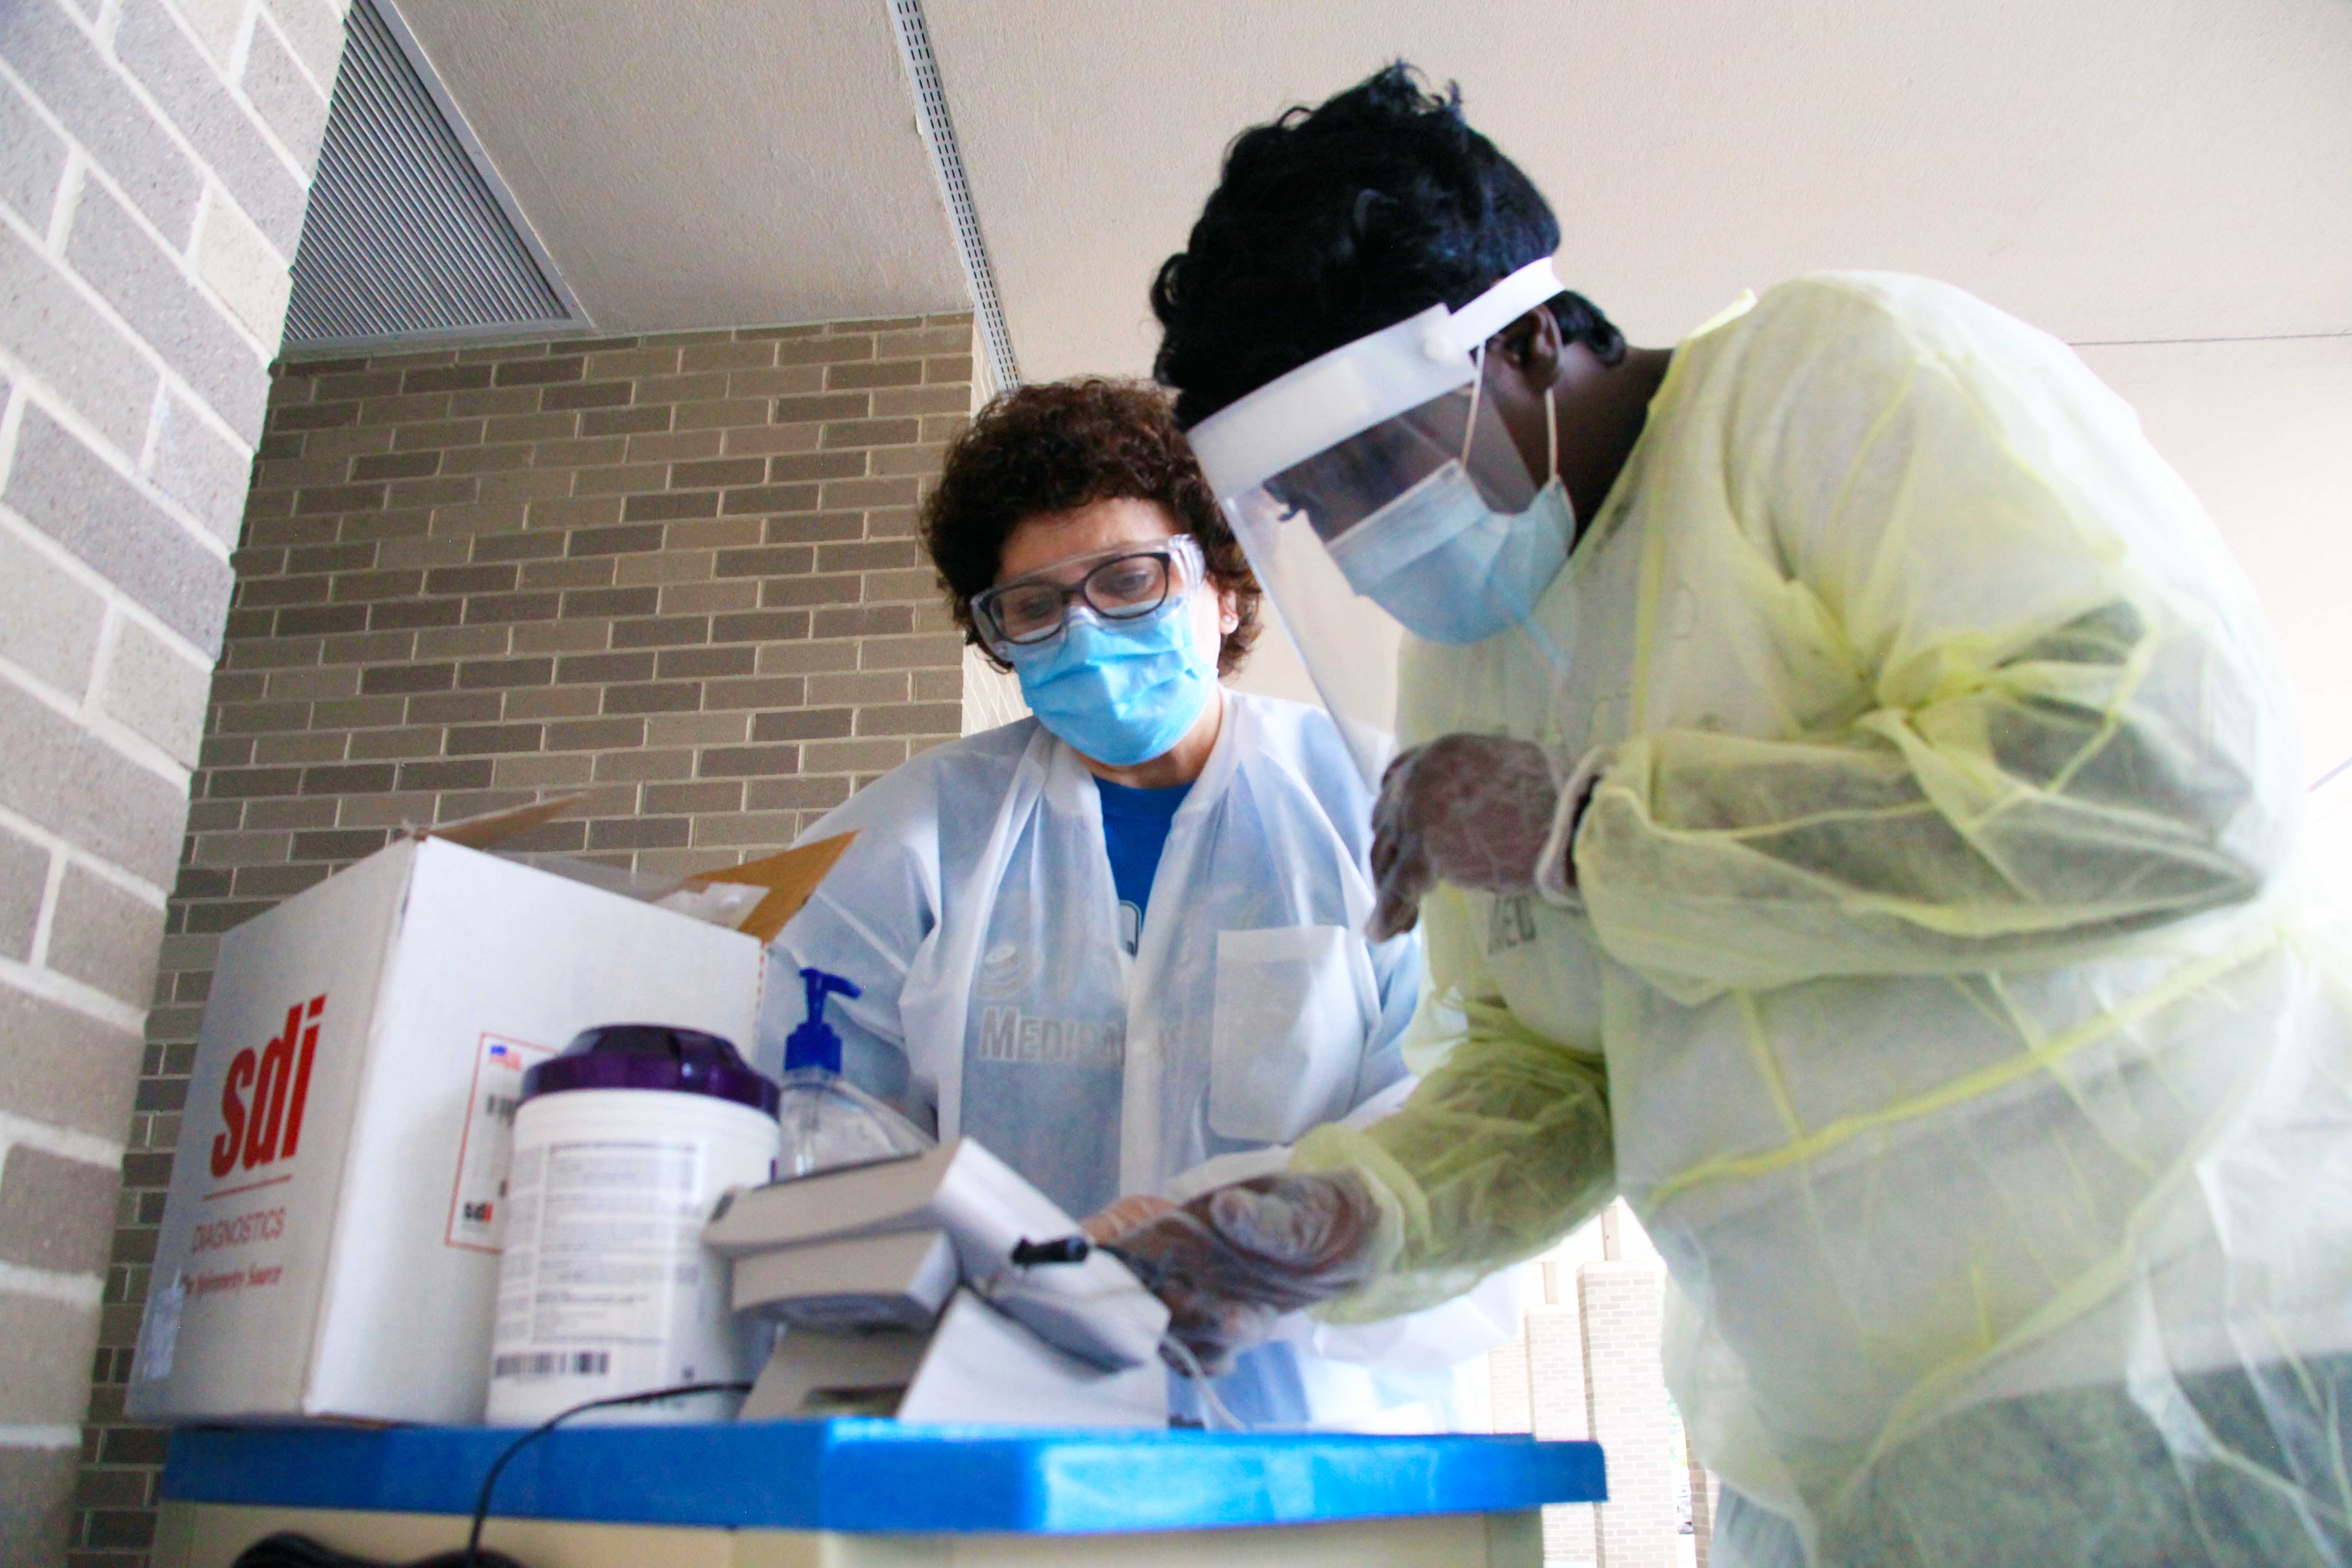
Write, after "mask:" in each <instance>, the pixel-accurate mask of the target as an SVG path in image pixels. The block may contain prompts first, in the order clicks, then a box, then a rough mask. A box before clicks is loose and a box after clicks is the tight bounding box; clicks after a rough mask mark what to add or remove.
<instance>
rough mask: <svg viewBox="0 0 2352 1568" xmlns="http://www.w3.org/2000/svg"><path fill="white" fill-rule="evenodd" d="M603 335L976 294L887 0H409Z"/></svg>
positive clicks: (454, 93) (463, 102) (493, 158)
mask: <svg viewBox="0 0 2352 1568" xmlns="http://www.w3.org/2000/svg"><path fill="white" fill-rule="evenodd" d="M396 4H397V8H398V10H399V12H400V15H401V17H402V19H403V20H404V21H405V22H406V23H407V24H408V26H409V30H410V31H411V32H412V33H413V34H415V37H416V39H417V42H418V43H419V44H420V45H421V46H422V47H423V48H424V50H425V54H426V56H427V57H428V58H430V59H431V61H432V63H433V68H434V69H435V70H436V72H437V73H438V74H439V76H440V78H441V79H442V82H443V84H444V85H445V86H446V87H447V88H448V89H449V94H450V96H451V97H452V98H453V99H455V100H457V106H458V109H459V110H460V111H461V112H462V113H463V114H464V116H465V118H466V121H467V125H468V126H469V127H470V129H471V130H472V131H473V132H474V134H475V136H476V137H477V138H478V140H479V141H480V142H481V144H482V146H483V148H484V150H485V151H486V152H487V153H488V154H489V158H490V162H491V163H493V164H494V165H495V166H496V168H497V170H498V173H499V176H500V178H501V179H502V180H503V181H504V183H505V184H506V185H507V186H508V188H509V190H510V191H511V192H512V193H513V195H514V197H515V200H516V203H517V205H519V206H520V207H521V209H522V212H523V216H524V217H525V218H526V219H527V220H528V221H529V222H530V226H531V227H532V228H533V229H534V230H535V231H536V232H537V234H538V236H539V238H540V241H541V244H542V245H543V246H544V247H546V249H547V252H548V255H549V256H550V257H551V258H552V259H553V260H554V262H555V266H556V269H557V270H558V271H559V272H561V273H562V275H563V279H564V281H565V282H566V283H567V284H569V285H570V286H571V288H572V293H573V294H574V295H575V296H576V297H577V298H578V300H580V303H581V306H582V308H583V310H586V312H587V313H588V316H589V319H590V320H591V321H593V322H594V323H595V325H596V326H597V328H598V329H600V330H602V331H609V332H634V331H659V330H663V329H669V328H682V327H718V326H750V325H765V324H768V323H772V322H782V321H827V320H844V319H848V318H853V317H864V316H896V315H908V314H920V313H922V312H925V311H930V310H967V309H969V308H970V302H969V296H968V293H967V291H966V289H965V287H964V280H963V272H962V268H961V263H960V262H959V261H958V260H957V258H956V251H955V244H954V241H953V239H952V237H950V231H949V229H948V226H947V221H946V217H945V216H944V214H943V211H942V209H941V206H940V197H939V190H938V184H937V183H936V182H935V181H934V180H933V178H932V176H931V172H930V163H929V153H927V152H926V150H925V148H924V145H923V139H922V136H921V134H920V132H919V131H918V130H917V128H916V124H915V115H914V106H913V100H911V99H910V98H909V97H908V90H907V79H906V73H905V72H904V71H903V70H902V69H901V68H900V67H899V64H898V50H897V46H896V44H895V43H893V41H892V38H891V31H890V18H889V12H888V8H887V0H794V3H793V4H785V5H776V4H770V3H767V0H686V3H681V0H589V3H587V4H579V5H546V4H536V5H533V4H521V5H515V4H484V3H483V0H396Z"/></svg>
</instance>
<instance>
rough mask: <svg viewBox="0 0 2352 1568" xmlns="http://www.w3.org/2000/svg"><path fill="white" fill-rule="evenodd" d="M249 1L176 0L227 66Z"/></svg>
mask: <svg viewBox="0 0 2352 1568" xmlns="http://www.w3.org/2000/svg"><path fill="white" fill-rule="evenodd" d="M246 4H247V0H172V6H173V9H174V10H176V11H178V12H179V13H180V16H181V19H182V20H183V21H184V22H186V23H187V24H188V30H189V31H190V32H192V33H194V34H195V36H196V37H197V38H198V40H200V41H201V42H202V43H203V44H204V46H205V49H206V50H207V51H208V52H209V53H210V54H211V55H212V57H213V58H214V60H215V61H216V62H217V63H219V64H221V65H223V66H226V65H227V64H228V61H229V56H230V55H231V54H232V53H233V52H234V51H235V50H236V26H237V24H238V23H239V22H242V21H243V20H245V8H246Z"/></svg>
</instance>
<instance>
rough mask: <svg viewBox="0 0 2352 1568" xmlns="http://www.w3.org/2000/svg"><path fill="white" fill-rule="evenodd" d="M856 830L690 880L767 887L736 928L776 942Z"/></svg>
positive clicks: (693, 883)
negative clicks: (762, 895) (741, 883)
mask: <svg viewBox="0 0 2352 1568" xmlns="http://www.w3.org/2000/svg"><path fill="white" fill-rule="evenodd" d="M856 837H857V835H856V833H854V832H853V833H836V834H835V835H834V836H833V837H830V838H820V839H818V840H817V841H816V842H815V843H814V844H803V845H802V846H801V847H799V848H797V849H787V850H785V851H784V852H783V853H782V854H780V855H770V856H766V857H764V858H761V859H758V860H747V861H745V862H744V863H743V864H742V865H740V866H730V867H727V868H724V869H723V870H718V871H699V872H697V873H696V874H695V875H693V876H691V877H688V879H686V883H687V886H688V887H694V886H697V885H700V884H708V883H711V882H748V883H750V884H751V885H752V886H753V887H759V888H765V889H768V896H767V897H766V898H764V899H761V900H760V901H759V903H758V904H757V905H756V906H754V907H753V909H752V910H751V913H750V914H748V915H746V916H744V917H743V918H742V919H741V920H740V921H737V922H736V926H735V929H736V930H737V931H741V932H742V933H743V934H744V935H746V936H750V937H756V938H758V939H759V940H760V941H761V942H763V943H764V942H773V941H774V940H775V938H776V933H777V932H778V931H782V930H783V929H784V925H785V922H786V921H790V920H791V919H792V918H793V916H794V915H796V914H798V913H800V912H801V906H802V905H803V904H805V903H807V902H808V901H809V895H810V894H811V893H814V892H815V891H816V887H817V884H818V883H819V882H822V881H824V879H825V873H827V872H828V871H831V870H832V869H833V865H834V862H835V861H836V860H838V859H840V858H841V857H842V852H843V851H844V850H845V849H847V848H848V847H849V846H850V844H851V842H852V841H853V840H855V839H856Z"/></svg>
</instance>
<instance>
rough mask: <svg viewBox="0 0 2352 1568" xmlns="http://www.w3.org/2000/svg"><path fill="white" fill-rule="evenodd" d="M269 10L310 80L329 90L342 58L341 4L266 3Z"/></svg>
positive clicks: (316, 0) (306, 0)
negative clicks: (305, 67) (304, 67)
mask: <svg viewBox="0 0 2352 1568" xmlns="http://www.w3.org/2000/svg"><path fill="white" fill-rule="evenodd" d="M268 10H269V14H270V15H271V16H274V17H276V18H277V19H278V26H279V27H280V28H282V29H284V31H285V34H286V41H287V42H288V43H289V44H291V45H292V46H293V47H294V53H295V54H296V56H297V57H299V58H300V59H301V61H302V63H303V64H304V65H305V66H307V67H309V68H310V75H311V77H312V79H315V80H316V81H317V82H318V83H319V85H320V86H321V87H324V88H328V89H332V88H333V86H334V81H335V69H336V66H337V64H338V63H339V62H340V61H341V58H342V55H343V10H344V7H343V5H342V4H341V0H269V5H268Z"/></svg>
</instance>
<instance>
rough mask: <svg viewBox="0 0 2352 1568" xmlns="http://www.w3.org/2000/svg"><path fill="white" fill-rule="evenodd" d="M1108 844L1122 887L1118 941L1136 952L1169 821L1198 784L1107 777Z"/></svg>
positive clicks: (1100, 788)
mask: <svg viewBox="0 0 2352 1568" xmlns="http://www.w3.org/2000/svg"><path fill="white" fill-rule="evenodd" d="M1095 788H1096V790H1097V792H1098V793H1099V794H1100V795H1102V819H1103V847H1104V848H1105V849H1108V851H1109V852H1110V880H1111V886H1113V887H1114V888H1116V889H1118V940H1119V942H1120V943H1121V944H1122V945H1123V946H1125V947H1126V949H1127V951H1128V952H1134V951H1135V948H1136V943H1137V942H1139V941H1140V940H1141V939H1142V936H1143V911H1144V910H1145V909H1146V908H1148V907H1149V906H1150V903H1151V879H1152V878H1153V877H1154V876H1155V875H1157V874H1158V873H1159V870H1160V850H1162V849H1164V848H1166V847H1167V846H1168V825H1169V824H1170V823H1171V822H1173V821H1174V820H1175V819H1176V808H1177V807H1178V806H1180V805H1183V804H1184V797H1185V795H1189V794H1190V793H1192V785H1191V784H1177V785H1175V786H1174V787H1173V788H1170V789H1129V787H1128V786H1127V785H1125V784H1109V783H1107V782H1105V781H1104V780H1101V779H1097V780H1095Z"/></svg>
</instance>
